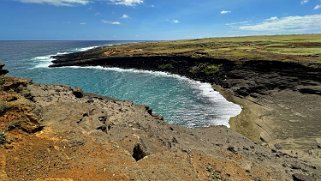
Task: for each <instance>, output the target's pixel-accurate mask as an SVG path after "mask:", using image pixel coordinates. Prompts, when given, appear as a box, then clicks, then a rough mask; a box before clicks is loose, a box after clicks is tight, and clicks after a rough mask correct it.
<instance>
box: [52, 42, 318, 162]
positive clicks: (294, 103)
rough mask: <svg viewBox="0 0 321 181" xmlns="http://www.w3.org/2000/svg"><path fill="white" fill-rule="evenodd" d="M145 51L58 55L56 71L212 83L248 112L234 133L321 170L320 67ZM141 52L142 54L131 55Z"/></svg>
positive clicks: (100, 50) (134, 47)
mask: <svg viewBox="0 0 321 181" xmlns="http://www.w3.org/2000/svg"><path fill="white" fill-rule="evenodd" d="M160 44H161V43H160ZM149 46H155V47H158V46H161V45H158V44H157V43H156V44H153V45H152V44H151V45H149ZM141 47H145V49H148V46H147V45H146V46H145V44H138V45H128V46H127V45H124V46H116V47H106V48H98V49H94V50H91V51H87V52H81V53H73V54H69V55H62V56H56V57H55V59H56V60H55V61H53V65H51V67H60V66H103V67H119V68H134V69H141V70H152V71H165V72H170V73H173V74H179V75H183V76H186V77H188V78H191V79H194V80H199V81H203V82H208V83H211V84H213V87H214V88H215V89H216V90H218V91H219V92H220V93H221V94H222V95H224V96H225V98H226V99H228V100H230V101H232V102H234V103H237V104H240V105H242V107H243V111H242V113H241V114H240V115H239V116H237V117H236V118H232V119H231V120H230V124H231V128H232V129H233V130H235V131H236V132H239V133H241V134H243V135H245V136H246V137H247V138H250V139H251V140H253V141H255V142H257V143H260V144H262V143H263V145H267V146H269V147H270V148H272V149H277V150H280V151H282V152H284V153H287V154H290V155H292V156H295V157H299V158H301V159H303V160H307V161H309V162H313V163H314V164H317V165H321V159H320V154H321V150H320V145H321V139H320V137H321V133H320V131H319V130H321V124H320V120H319V117H320V116H321V111H320V107H321V96H320V95H321V81H320V80H321V68H320V64H318V63H316V62H314V63H313V64H305V63H301V62H299V61H278V60H277V59H275V60H271V59H269V60H251V59H249V60H246V59H242V60H237V61H235V60H229V59H217V58H213V57H208V56H207V55H206V54H205V55H203V54H202V52H198V53H197V52H196V53H197V55H198V56H195V52H194V53H193V54H192V55H188V54H189V53H187V54H168V53H166V54H164V55H162V54H157V55H156V54H155V53H154V54H153V53H150V52H149V50H146V52H145V50H144V48H141ZM139 48H140V49H139ZM138 50H139V53H137V54H139V55H136V53H130V52H137V51H138ZM115 52H118V53H115ZM311 57H312V56H311ZM272 58H273V57H272ZM275 58H278V57H276V56H275ZM298 58H300V57H295V58H294V59H298ZM312 58H313V57H312ZM303 59H304V57H303Z"/></svg>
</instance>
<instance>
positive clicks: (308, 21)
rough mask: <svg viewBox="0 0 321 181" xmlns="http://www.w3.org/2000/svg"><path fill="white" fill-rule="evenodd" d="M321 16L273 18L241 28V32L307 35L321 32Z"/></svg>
mask: <svg viewBox="0 0 321 181" xmlns="http://www.w3.org/2000/svg"><path fill="white" fill-rule="evenodd" d="M320 22H321V14H315V15H306V16H287V17H282V18H278V17H271V18H269V19H266V20H264V21H263V22H260V23H257V24H253V25H243V26H240V27H239V29H240V30H246V31H256V32H274V33H279V32H288V33H305V32H311V31H313V32H316V31H321V23H320Z"/></svg>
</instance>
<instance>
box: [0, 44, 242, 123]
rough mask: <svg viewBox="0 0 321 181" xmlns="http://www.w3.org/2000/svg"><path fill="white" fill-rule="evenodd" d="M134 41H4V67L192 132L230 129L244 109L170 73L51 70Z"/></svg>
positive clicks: (208, 88) (0, 49)
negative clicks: (60, 58)
mask: <svg viewBox="0 0 321 181" xmlns="http://www.w3.org/2000/svg"><path fill="white" fill-rule="evenodd" d="M121 43H130V42H129V41H0V62H1V63H5V64H6V69H8V70H9V72H10V73H9V75H12V76H17V77H24V78H31V79H33V82H35V83H46V84H66V85H70V86H74V87H80V88H81V89H83V90H84V91H86V92H90V93H96V94H99V95H104V96H110V97H114V98H116V99H120V100H129V101H133V102H134V103H137V104H144V105H147V106H149V107H151V108H152V110H153V112H154V113H156V114H159V115H161V116H163V117H164V118H165V120H166V121H168V122H169V123H171V124H179V125H184V126H187V127H207V126H210V125H225V126H227V127H229V123H228V120H229V118H230V117H232V116H236V115H238V114H239V113H240V111H241V107H240V106H238V105H236V104H233V103H231V102H228V101H227V100H225V99H224V97H223V96H221V95H220V94H219V93H218V92H216V91H214V90H213V88H212V87H211V85H210V84H208V83H202V82H198V81H193V80H190V79H188V78H186V77H183V76H179V75H173V74H168V73H164V72H152V71H140V70H133V69H120V68H103V67H64V68H48V66H49V65H50V63H51V61H52V60H53V59H52V58H51V56H52V55H59V54H65V53H70V52H77V51H85V50H88V49H91V48H94V47H97V46H107V45H115V44H121Z"/></svg>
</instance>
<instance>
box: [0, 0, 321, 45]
mask: <svg viewBox="0 0 321 181" xmlns="http://www.w3.org/2000/svg"><path fill="white" fill-rule="evenodd" d="M301 33H321V0H1V2H0V39H1V40H19V39H22V40H168V39H190V38H204V37H222V36H244V35H262V34H301Z"/></svg>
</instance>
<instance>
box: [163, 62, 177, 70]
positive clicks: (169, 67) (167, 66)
mask: <svg viewBox="0 0 321 181" xmlns="http://www.w3.org/2000/svg"><path fill="white" fill-rule="evenodd" d="M159 68H160V69H162V70H169V69H172V68H174V66H173V65H172V64H170V63H168V64H161V65H159Z"/></svg>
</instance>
